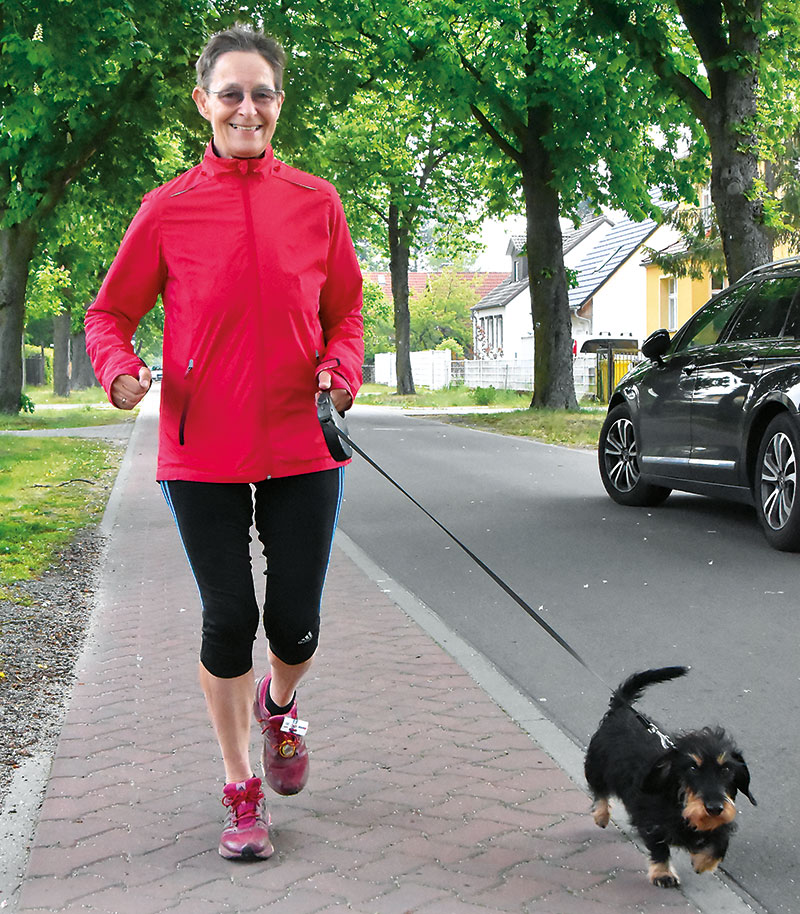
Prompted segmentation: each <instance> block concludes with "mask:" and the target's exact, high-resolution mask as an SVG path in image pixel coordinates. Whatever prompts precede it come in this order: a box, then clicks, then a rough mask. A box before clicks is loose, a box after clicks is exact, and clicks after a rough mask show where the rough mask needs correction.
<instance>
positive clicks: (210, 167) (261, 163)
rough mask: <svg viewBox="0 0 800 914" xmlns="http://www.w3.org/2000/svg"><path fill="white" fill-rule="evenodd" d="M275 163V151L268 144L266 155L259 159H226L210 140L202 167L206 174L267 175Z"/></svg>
mask: <svg viewBox="0 0 800 914" xmlns="http://www.w3.org/2000/svg"><path fill="white" fill-rule="evenodd" d="M274 164H275V153H274V152H273V150H272V146H267V148H266V150H265V152H264V155H263V156H261V157H260V158H258V159H224V158H222V157H221V156H218V155H217V154H216V152H215V151H214V143H213V141H212V142H209V144H208V146H206V151H205V154H204V156H203V162H202V169H203V174H206V175H222V174H235V173H236V172H238V173H239V174H242V175H246V174H250V173H254V174H257V175H260V176H261V177H266V175H268V174H269V173H270V172H271V171H272V168H273V165H274Z"/></svg>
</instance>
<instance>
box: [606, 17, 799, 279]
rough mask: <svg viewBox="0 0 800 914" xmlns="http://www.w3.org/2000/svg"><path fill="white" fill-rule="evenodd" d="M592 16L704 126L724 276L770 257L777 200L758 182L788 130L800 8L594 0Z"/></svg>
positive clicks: (737, 274) (734, 275)
mask: <svg viewBox="0 0 800 914" xmlns="http://www.w3.org/2000/svg"><path fill="white" fill-rule="evenodd" d="M590 2H591V4H592V6H593V8H594V9H595V11H596V13H597V15H598V22H599V23H600V24H601V26H602V27H603V28H605V29H606V30H607V31H610V32H617V33H619V34H620V35H621V36H622V37H623V39H624V40H625V42H626V45H627V46H626V47H625V48H622V49H621V50H620V55H624V56H625V57H626V58H629V57H631V56H635V57H636V58H637V60H638V61H639V62H640V64H641V65H642V66H645V67H649V68H651V69H652V72H653V73H654V74H655V76H656V77H657V79H658V80H659V81H660V83H661V84H662V86H663V87H664V88H666V89H667V90H668V91H670V92H672V93H673V94H674V95H675V97H676V98H677V99H680V100H681V102H682V103H683V104H684V105H685V107H686V109H688V112H689V113H690V115H691V116H692V117H693V118H696V120H697V121H698V122H699V123H700V124H701V125H702V128H703V131H704V132H705V135H706V137H707V141H708V144H709V147H710V151H711V197H712V200H713V202H714V208H715V211H716V217H717V222H718V224H719V230H720V237H721V240H722V249H723V252H724V256H725V263H726V266H727V273H728V279H729V281H730V282H734V281H735V280H736V279H738V278H739V277H740V276H742V275H743V274H744V273H746V272H748V271H749V270H751V269H753V268H754V267H757V266H759V265H760V264H762V263H765V262H767V261H769V260H771V259H772V237H773V236H772V231H771V228H772V226H776V225H778V224H779V223H780V221H781V219H780V215H779V212H778V210H779V206H778V205H776V201H775V199H774V198H771V197H770V195H769V193H768V190H767V186H766V184H765V183H764V181H763V180H762V175H761V172H760V167H759V165H760V160H763V159H768V160H769V159H773V157H774V152H775V149H776V148H779V147H780V144H781V142H782V140H783V139H784V138H785V137H786V135H787V134H788V131H789V129H790V124H787V118H788V119H791V118H792V117H793V113H792V111H791V109H790V108H789V107H788V106H787V104H786V103H787V102H791V100H792V97H793V94H794V93H793V92H788V91H787V79H789V78H791V77H790V72H791V69H792V68H790V67H789V65H788V60H789V55H790V54H794V51H795V48H796V47H797V39H798V37H800V36H799V35H798V26H797V18H798V17H797V12H798V11H797V4H796V3H793V2H790V3H786V2H783V0H710V2H709V0H671V2H667V3H664V2H661V0H624V2H623V0H590Z"/></svg>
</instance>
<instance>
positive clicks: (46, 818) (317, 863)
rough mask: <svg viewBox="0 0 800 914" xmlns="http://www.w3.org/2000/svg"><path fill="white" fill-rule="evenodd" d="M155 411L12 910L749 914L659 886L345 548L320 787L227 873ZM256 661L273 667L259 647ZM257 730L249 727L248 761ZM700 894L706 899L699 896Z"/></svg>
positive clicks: (318, 676)
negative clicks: (259, 854)
mask: <svg viewBox="0 0 800 914" xmlns="http://www.w3.org/2000/svg"><path fill="white" fill-rule="evenodd" d="M154 407H155V402H154V403H153V404H150V405H149V407H148V408H147V409H144V410H143V413H142V415H141V416H140V418H139V419H138V421H137V424H136V427H135V429H134V433H133V436H132V439H131V442H130V445H129V449H128V456H127V458H126V461H125V464H124V466H123V469H122V471H121V474H120V478H119V480H118V484H117V486H116V488H115V490H114V493H113V495H112V499H111V502H110V504H109V509H108V511H107V514H106V521H104V523H105V524H106V526H107V532H108V533H109V534H110V537H109V546H108V554H107V557H106V561H105V564H104V569H103V572H102V577H101V581H100V593H99V605H98V607H97V610H96V616H95V621H94V624H93V628H92V631H91V633H90V635H89V638H88V641H87V646H86V649H85V650H84V653H83V656H82V658H81V661H80V663H79V668H78V681H77V683H76V685H75V687H74V690H73V694H72V698H71V702H70V707H69V711H68V714H67V718H66V721H65V725H64V728H63V731H62V735H61V741H60V744H59V748H58V752H57V755H56V758H55V759H54V762H53V766H52V770H51V771H50V776H49V781H48V784H47V791H46V795H45V798H44V803H43V805H42V808H41V812H40V814H39V819H38V828H37V830H36V834H35V840H34V841H33V847H32V850H31V854H30V858H29V863H28V868H27V873H26V876H25V879H24V883H23V885H22V887H21V891H20V892H19V893H18V895H16V896H15V897H14V898H12V899H11V901H10V902H8V900H6V901H5V902H0V908H2V907H6V906H7V908H8V910H16V911H17V912H18V914H23V912H24V914H33V912H39V914H44V912H48V914H57V912H66V911H74V912H77V911H83V912H90V914H91V912H102V914H161V912H167V911H168V912H176V914H184V912H185V914H222V912H236V914H244V912H256V911H276V912H286V914H328V912H333V911H334V910H347V911H353V912H357V914H412V912H414V914H479V912H480V914H488V912H520V914H522V912H535V914H573V912H575V914H619V912H644V914H651V912H656V911H658V912H659V914H679V912H680V914H686V912H687V911H688V912H691V911H698V910H699V911H702V912H703V914H707V912H710V911H714V912H716V911H720V912H722V911H725V914H732V912H735V911H744V910H747V908H746V907H745V906H744V905H743V904H742V903H741V902H740V901H739V900H738V899H737V898H736V896H735V895H733V893H732V892H730V891H729V890H728V889H727V888H726V887H725V886H724V885H723V884H722V883H721V882H719V881H718V880H717V879H716V878H714V877H708V876H705V877H699V876H696V875H695V874H693V873H692V872H691V870H690V867H689V865H688V859H687V858H685V857H679V858H678V860H677V865H678V868H679V871H680V872H681V874H682V876H683V878H684V881H685V883H686V886H687V888H686V890H685V891H686V892H688V893H689V894H688V895H687V894H685V893H684V890H683V889H682V890H679V891H672V890H664V889H656V888H654V887H652V886H650V884H649V883H648V882H647V877H646V870H647V863H646V860H645V857H644V856H643V854H642V853H641V852H640V851H639V850H638V849H637V848H636V847H635V846H634V845H633V844H632V843H631V842H630V841H629V840H628V839H627V838H626V837H625V835H624V834H623V833H622V832H620V831H619V830H618V829H617V828H615V827H609V828H608V829H607V830H605V831H601V830H599V829H598V828H596V826H595V825H594V823H593V822H592V818H591V815H590V814H589V806H590V802H589V799H588V797H587V796H586V794H585V792H584V791H583V789H582V788H580V787H578V786H576V784H575V783H573V782H572V781H571V780H570V779H569V778H568V777H567V775H566V774H565V773H564V771H563V770H562V768H561V767H560V766H559V765H558V764H556V763H555V762H554V761H553V760H552V759H551V757H550V756H549V755H547V754H546V753H545V752H544V751H543V750H542V749H541V748H540V747H539V746H538V745H537V744H535V743H534V742H533V741H532V739H531V737H530V736H529V735H528V734H527V733H526V732H525V731H524V730H523V729H522V728H521V727H520V726H518V725H517V724H516V723H515V722H514V721H513V720H512V719H511V718H510V717H509V716H508V715H507V714H506V713H505V712H503V711H502V710H500V708H498V706H497V705H496V704H495V703H494V702H493V701H492V700H491V698H489V697H488V695H487V694H486V692H485V691H484V690H483V689H482V688H481V687H480V686H479V685H478V684H477V683H476V681H475V680H474V679H473V678H472V677H471V676H470V675H469V673H468V672H467V671H466V670H465V669H464V668H463V667H462V666H461V665H460V664H459V663H458V662H456V660H454V659H453V658H452V657H451V656H450V654H448V653H447V652H445V650H444V649H443V648H442V647H440V646H439V645H438V644H437V643H436V641H434V640H433V639H432V638H431V637H430V635H429V634H428V633H427V632H426V631H425V630H423V629H422V628H421V627H420V626H419V625H418V624H417V623H416V622H415V621H414V620H413V619H411V618H410V617H409V616H408V615H407V614H406V613H405V612H404V611H403V609H402V608H400V606H398V605H397V603H395V602H393V601H392V599H390V597H389V596H388V595H387V593H385V592H384V591H385V590H387V589H391V588H387V587H386V586H385V585H383V586H379V585H378V584H376V583H375V582H374V581H373V580H372V579H370V577H368V576H367V575H366V574H365V573H364V571H363V570H362V568H361V567H359V565H357V564H355V563H354V562H353V561H352V560H351V559H350V558H349V557H348V556H347V555H346V554H345V553H344V552H343V551H342V550H341V549H340V548H336V549H334V556H333V561H332V565H331V570H330V574H329V578H328V584H327V587H326V591H325V599H324V610H323V613H324V616H323V629H322V642H321V649H320V652H319V655H318V660H317V662H316V665H315V667H314V668H313V670H312V673H311V674H310V675H309V677H308V678H307V679H306V680H305V681H304V684H303V686H302V690H301V698H300V708H301V714H302V716H304V717H307V718H308V719H309V721H310V723H311V727H310V730H309V737H308V744H309V747H310V751H311V764H312V770H311V779H310V781H309V785H308V787H307V788H306V790H305V791H304V792H303V793H302V794H300V795H299V796H296V797H277V796H273V797H271V801H270V808H271V812H272V820H273V827H272V831H271V834H272V838H273V843H274V845H275V848H276V852H275V855H274V856H273V857H272V858H271V859H270V860H268V861H265V862H259V863H253V864H243V863H231V862H228V861H225V860H223V859H222V858H221V857H220V856H219V855H218V853H217V843H218V839H219V833H220V830H221V827H222V823H223V819H224V812H225V811H224V809H223V807H222V805H221V804H220V794H221V788H222V783H221V777H220V775H221V765H220V762H219V759H218V758H217V751H216V743H215V740H214V738H213V735H212V732H211V728H210V725H209V723H208V722H207V719H206V714H205V709H204V707H203V703H202V700H201V696H200V694H199V689H198V686H197V683H196V663H197V659H196V658H197V646H198V627H199V625H198V623H199V619H198V616H199V610H198V600H197V594H196V590H195V587H194V583H193V581H192V578H191V575H190V573H189V570H188V567H187V565H186V560H185V558H184V556H183V554H182V551H181V548H180V545H179V541H178V538H177V534H176V532H175V530H174V528H173V523H172V519H171V517H170V515H169V512H168V511H167V508H166V506H165V505H164V503H163V501H162V496H161V493H160V491H159V489H158V487H157V486H156V485H155V483H154V477H155V435H156V417H155V414H154ZM350 497H354V496H353V494H352V493H350ZM256 647H257V652H258V654H259V655H260V656H261V657H262V658H264V657H265V647H264V643H263V640H261V641H259V642H258V643H257V646H256ZM257 735H258V733H257V729H256V727H255V725H254V727H253V747H254V751H253V759H254V760H256V759H257V758H258V753H257V742H256V737H257ZM700 883H704V884H705V885H706V887H707V888H706V889H701V892H702V891H707V892H709V893H710V894H709V898H711V901H710V902H709V904H708V905H706V904H701V905H699V906H698V905H697V904H696V903H695V901H690V900H689V897H692V898H693V899H695V898H696V896H695V895H693V894H691V893H692V892H693V891H695V890H696V885H697V884H700ZM719 898H723V899H727V901H725V903H724V904H723V905H722V906H719V901H718V899H719Z"/></svg>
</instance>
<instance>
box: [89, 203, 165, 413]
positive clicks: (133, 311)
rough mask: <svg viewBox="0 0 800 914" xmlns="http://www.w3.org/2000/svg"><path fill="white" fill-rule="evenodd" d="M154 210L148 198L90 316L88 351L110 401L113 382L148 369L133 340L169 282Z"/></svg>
mask: <svg viewBox="0 0 800 914" xmlns="http://www.w3.org/2000/svg"><path fill="white" fill-rule="evenodd" d="M154 210H155V206H154V204H153V203H152V202H150V201H149V200H148V197H145V198H144V200H143V201H142V205H141V206H140V208H139V211H138V212H137V213H136V215H135V216H134V217H133V221H132V222H131V224H130V225H129V226H128V230H127V231H126V232H125V236H124V238H123V239H122V244H121V245H120V248H119V251H118V252H117V256H116V257H115V258H114V262H113V263H112V264H111V268H110V269H109V271H108V273H107V274H106V278H105V279H104V280H103V285H102V286H101V287H100V292H99V293H98V295H97V298H96V299H95V300H94V302H92V304H91V305H90V306H89V309H88V311H87V312H86V321H85V323H86V350H87V352H88V353H89V358H90V359H91V360H92V366H93V367H94V371H95V374H96V375H97V379H98V381H99V382H100V384H101V385H102V387H103V388H104V390H105V391H106V393H107V394H108V395H109V398H110V390H111V385H112V383H113V382H114V379H115V378H117V377H119V375H121V374H130V375H133V376H134V377H137V376H138V374H139V369H140V368H141V366H142V365H143V364H144V363H143V362H142V360H141V359H140V358H139V357H138V356H137V355H136V354H135V353H134V351H133V343H132V339H133V334H134V333H135V332H136V328H137V327H138V325H139V321H140V320H141V319H142V317H144V315H145V314H146V313H147V312H148V311H149V310H150V309H151V308H152V307H153V305H155V303H156V300H157V298H158V296H159V293H160V292H161V290H162V289H163V287H164V283H165V281H166V275H167V271H166V266H165V264H164V260H163V257H162V253H161V244H160V239H159V231H158V220H157V217H156V214H155V211H154Z"/></svg>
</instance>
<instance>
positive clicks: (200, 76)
mask: <svg viewBox="0 0 800 914" xmlns="http://www.w3.org/2000/svg"><path fill="white" fill-rule="evenodd" d="M229 51H254V52H255V53H256V54H260V55H261V56H262V57H263V58H264V60H266V62H267V63H268V64H269V65H270V68H271V69H272V73H273V76H274V77H275V86H274V88H276V89H282V88H283V68H284V67H285V66H286V54H285V52H284V50H283V48H282V47H281V46H280V45H279V44H278V42H277V41H275V39H274V38H270V37H269V35H265V34H264V33H263V32H261V31H259V30H257V29H254V28H253V27H252V26H250V25H243V24H242V23H240V22H237V23H236V25H234V26H233V27H232V28H230V29H225V30H224V31H223V32H217V33H216V34H214V35H212V36H211V38H210V39H209V41H208V44H207V45H206V46H205V47H204V48H203V53H202V54H201V55H200V56H199V57H198V59H197V63H196V64H195V69H196V70H197V85H198V86H200V88H201V89H207V88H208V85H209V83H210V82H211V74H212V73H213V71H214V67H215V66H216V64H217V61H218V60H219V58H220V57H222V55H223V54H227V53H228V52H229Z"/></svg>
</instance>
